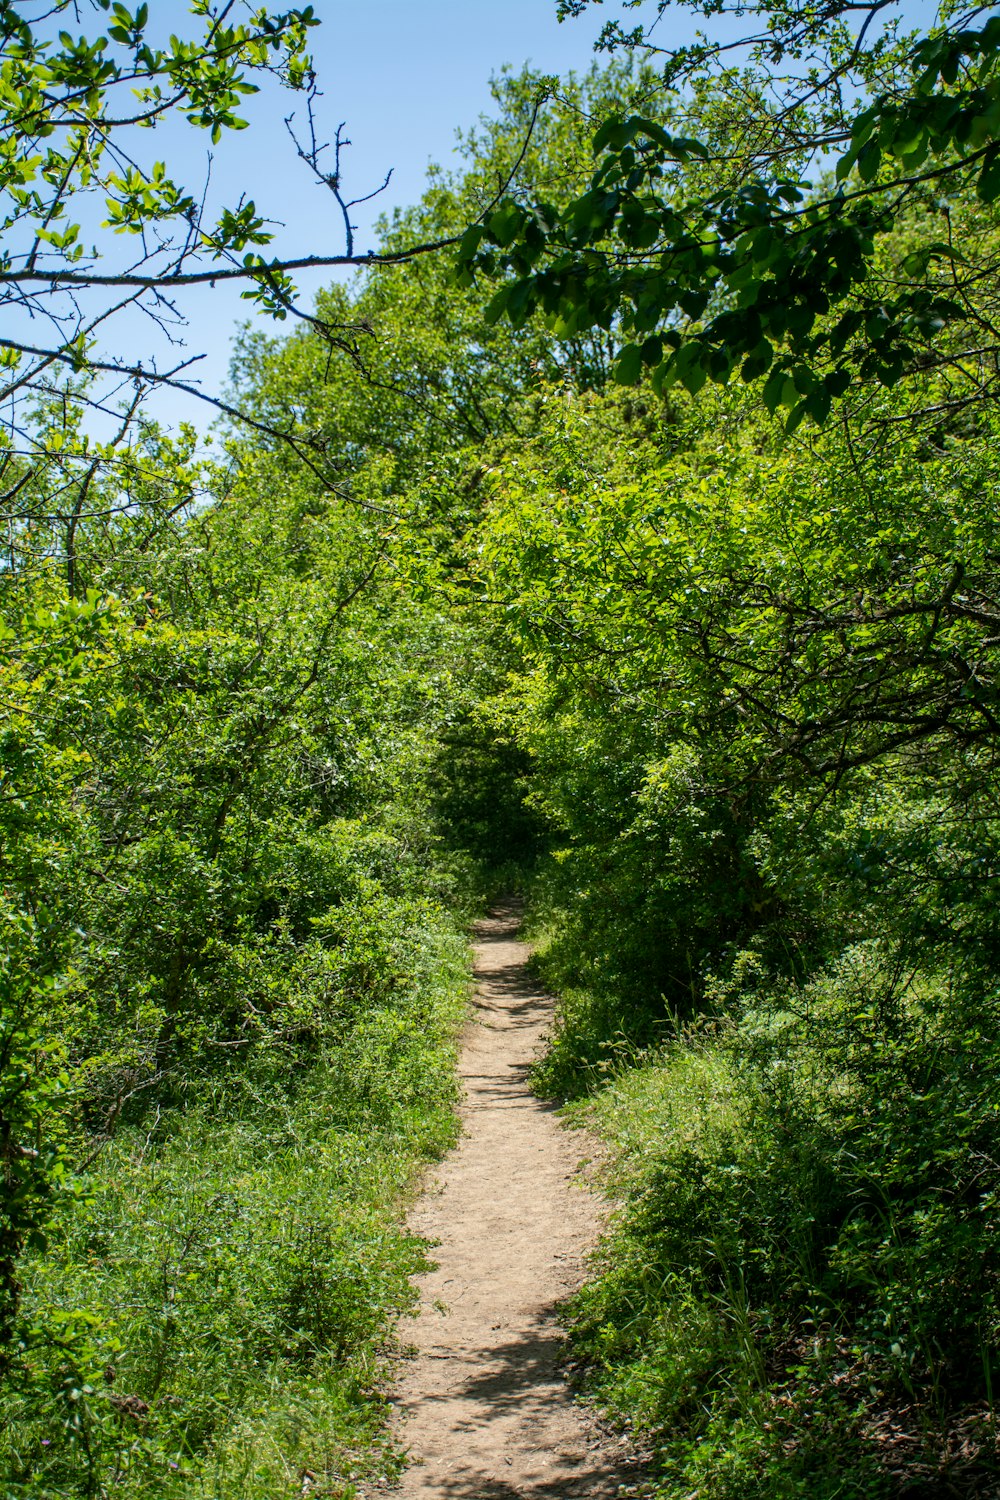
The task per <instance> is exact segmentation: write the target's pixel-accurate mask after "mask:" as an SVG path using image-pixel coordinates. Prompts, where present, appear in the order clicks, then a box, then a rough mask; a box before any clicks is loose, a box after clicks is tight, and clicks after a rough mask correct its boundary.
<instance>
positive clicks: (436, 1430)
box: [396, 907, 640, 1500]
mask: <svg viewBox="0 0 1000 1500" xmlns="http://www.w3.org/2000/svg"><path fill="white" fill-rule="evenodd" d="M518 926H519V914H518V912H517V910H516V909H515V908H513V907H505V908H502V909H501V910H499V911H498V912H496V913H494V915H493V916H492V917H490V918H489V919H487V920H486V921H484V922H481V923H479V924H478V926H477V929H476V935H477V943H476V950H475V952H476V970H475V972H476V981H477V983H476V994H475V1014H474V1017H473V1019H472V1021H471V1023H470V1025H469V1028H468V1030H467V1032H466V1035H465V1038H464V1044H463V1050H462V1058H461V1063H460V1068H459V1071H460V1076H461V1078H462V1080H463V1083H464V1087H465V1103H464V1106H463V1110H462V1120H463V1127H464V1133H463V1137H462V1140H461V1142H460V1144H459V1146H458V1147H457V1149H456V1150H455V1151H453V1152H452V1153H451V1155H450V1156H449V1157H448V1158H447V1159H446V1161H445V1162H444V1163H443V1164H442V1166H441V1169H440V1171H439V1172H438V1173H437V1174H436V1177H435V1180H434V1181H432V1182H431V1184H430V1186H429V1188H428V1191H427V1192H426V1193H425V1195H424V1197H423V1198H422V1199H421V1201H420V1203H419V1204H418V1206H417V1208H416V1210H415V1211H414V1213H413V1214H412V1215H411V1218H410V1224H411V1227H412V1228H413V1229H414V1230H415V1231H416V1232H417V1233H418V1234H421V1235H424V1236H426V1237H427V1238H428V1239H430V1240H431V1241H432V1242H433V1241H437V1242H438V1245H437V1248H436V1249H434V1250H433V1251H432V1254H433V1256H434V1258H435V1260H436V1261H437V1269H436V1270H434V1271H432V1272H430V1273H429V1274H427V1275H425V1276H423V1277H422V1278H421V1280H420V1293H421V1306H420V1311H419V1314H418V1317H417V1319H416V1323H415V1325H414V1327H413V1329H412V1333H411V1331H410V1330H409V1329H404V1330H403V1336H404V1338H406V1339H410V1340H412V1343H413V1344H414V1345H415V1348H416V1353H415V1355H414V1356H413V1358H412V1359H410V1360H408V1361H407V1362H406V1365H405V1366H404V1370H403V1374H402V1378H401V1381H400V1385H399V1389H398V1393H397V1402H396V1404H397V1409H398V1411H399V1414H400V1420H399V1425H398V1434H399V1437H400V1439H401V1441H402V1442H403V1443H404V1444H405V1445H406V1447H407V1448H408V1449H409V1452H410V1467H409V1469H408V1470H407V1472H406V1473H405V1475H404V1476H403V1480H402V1483H401V1486H400V1489H399V1490H398V1491H396V1494H397V1495H398V1496H399V1497H400V1500H515V1497H521V1500H571V1497H580V1500H582V1497H584V1496H586V1497H588V1500H606V1497H607V1500H611V1497H616V1496H618V1495H619V1494H622V1493H625V1494H628V1493H632V1494H634V1493H636V1490H635V1488H634V1486H636V1484H637V1482H638V1481H639V1479H640V1475H639V1472H638V1469H637V1467H636V1465H635V1463H634V1461H630V1458H629V1455H628V1453H627V1451H626V1448H625V1446H624V1444H622V1443H620V1442H616V1440H615V1439H613V1438H608V1437H607V1436H605V1437H604V1438H603V1439H602V1436H601V1434H600V1433H599V1432H598V1430H597V1429H596V1427H595V1425H594V1424H593V1423H592V1422H591V1421H590V1419H589V1418H588V1415H587V1413H586V1412H585V1411H584V1410H583V1408H581V1407H580V1406H579V1404H577V1403H576V1402H574V1400H573V1398H572V1396H571V1394H570V1391H569V1389H568V1387H567V1385H566V1383H565V1380H564V1379H563V1376H562V1374H561V1372H560V1358H561V1354H562V1352H563V1340H562V1337H561V1334H560V1330H559V1327H558V1324H557V1321H556V1308H557V1304H558V1303H559V1302H560V1301H561V1300H562V1299H563V1298H564V1297H565V1296H566V1295H567V1294H568V1293H569V1292H571V1291H572V1290H573V1289H574V1288H575V1287H577V1286H578V1285H579V1284H580V1282H581V1280H582V1278H583V1267H584V1260H585V1257H586V1254H587V1252H588V1251H589V1250H590V1249H591V1248H592V1246H593V1244H594V1243H595V1241H596V1239H597V1235H598V1231H599V1228H600V1220H601V1209H600V1205H599V1202H598V1200H597V1199H596V1197H595V1195H594V1194H593V1193H592V1192H590V1191H589V1190H588V1189H587V1188H586V1186H585V1185H584V1184H582V1183H581V1182H580V1181H579V1179H578V1176H577V1168H578V1165H579V1161H580V1157H581V1155H582V1154H583V1152H582V1150H581V1142H580V1138H579V1136H577V1137H576V1138H574V1136H573V1135H572V1134H570V1133H569V1132H568V1131H566V1130H565V1129H564V1128H563V1127H562V1126H561V1125H560V1123H559V1121H558V1118H557V1117H556V1115H555V1113H554V1112H553V1110H552V1108H551V1106H549V1105H547V1104H545V1103H544V1102H543V1101H541V1100H539V1099H537V1098H535V1096H534V1095H533V1094H532V1093H531V1091H530V1089H529V1087H528V1070H529V1068H530V1065H531V1061H532V1059H533V1058H534V1057H535V1055H536V1054H537V1052H538V1051H539V1049H540V1047H541V1045H542V1040H543V1038H544V1035H545V1032H546V1030H547V1028H548V1026H549V1024H550V1022H551V1014H552V1002H551V999H550V998H549V997H548V996H546V995H543V994H540V993H539V992H538V991H537V989H535V988H534V987H533V985H532V983H531V981H530V979H529V978H528V976H527V975H526V973H525V963H526V960H527V958H528V954H529V949H528V946H527V944H526V943H522V942H518V941H517V938H516V936H515V934H516V933H517V929H518Z"/></svg>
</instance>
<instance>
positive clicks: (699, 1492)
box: [543, 951, 1000, 1500]
mask: <svg viewBox="0 0 1000 1500" xmlns="http://www.w3.org/2000/svg"><path fill="white" fill-rule="evenodd" d="M880 985H881V987H882V988H881V994H880V996H879V999H880V1000H881V1002H882V1004H881V1006H878V1005H876V1007H875V1009H876V1010H878V1011H879V1015H878V1020H877V1021H876V1019H875V1016H874V1014H873V1013H872V1009H871V1002H872V998H873V995H874V994H876V993H877V992H878V989H879V986H880ZM866 999H867V1002H868V1006H867V1009H868V1013H867V1014H865V1009H863V1002H864V1001H865V1000H866ZM730 1000H732V997H730ZM890 1003H891V1004H892V1006H893V1007H894V1009H895V1023H894V1025H893V1026H892V1027H887V1026H886V1008H887V1006H888V1005H889V1004H890ZM942 1003H943V1002H942V996H941V994H940V993H935V992H933V991H932V990H928V989H924V990H923V991H920V990H919V989H917V988H916V987H915V986H910V987H909V988H907V987H905V986H904V987H903V989H902V992H901V993H896V994H895V995H890V994H889V993H888V991H887V989H886V968H885V965H884V962H883V961H882V960H881V958H880V955H879V954H878V953H877V952H872V951H864V952H854V953H851V954H849V955H847V956H846V957H845V958H844V960H843V961H842V962H841V963H840V964H838V965H837V966H836V967H835V968H834V969H833V970H832V972H830V973H828V974H826V975H824V976H822V977H821V978H819V979H817V980H815V981H814V982H813V983H812V984H810V985H807V986H804V987H802V988H800V989H798V990H797V991H796V990H793V989H792V988H791V987H785V988H784V990H780V989H775V990H771V991H769V992H767V993H765V994H759V993H758V994H756V995H754V996H753V997H752V998H746V997H744V1004H743V1005H742V1007H739V1008H736V1009H734V1008H733V1007H732V1005H731V1006H730V1014H729V1016H728V1017H726V1018H725V1019H718V1018H717V1019H715V1020H711V1019H705V1020H701V1021H699V1022H697V1023H692V1024H691V1025H689V1026H687V1027H678V1028H677V1029H676V1030H675V1034H674V1035H673V1037H672V1039H671V1040H669V1041H668V1042H666V1043H664V1044H661V1045H660V1046H659V1047H657V1048H654V1049H651V1050H650V1051H648V1052H647V1053H646V1054H645V1056H644V1058H643V1059H642V1060H640V1061H638V1062H636V1059H635V1058H632V1059H631V1060H630V1061H627V1062H626V1063H625V1064H624V1065H623V1066H621V1067H620V1068H619V1069H618V1071H617V1072H616V1073H613V1074H612V1076H610V1077H607V1076H606V1077H605V1079H604V1081H603V1085H598V1087H597V1089H596V1091H593V1089H592V1092H591V1094H590V1097H588V1098H584V1099H581V1100H579V1101H578V1102H577V1103H575V1104H573V1105H571V1106H570V1112H571V1114H572V1115H573V1116H574V1117H576V1118H577V1119H579V1120H585V1121H587V1122H588V1123H590V1124H592V1125H594V1126H596V1127H597V1128H598V1129H599V1131H600V1132H601V1133H602V1134H603V1135H605V1136H606V1137H607V1138H608V1140H609V1141H610V1142H611V1143H612V1146H613V1153H614V1155H613V1165H612V1166H611V1168H610V1182H611V1185H612V1187H613V1190H614V1191H615V1192H616V1194H617V1195H619V1197H620V1199H621V1208H620V1211H619V1213H618V1215H617V1218H616V1221H615V1223H614V1227H613V1229H612V1232H611V1233H610V1235H609V1237H608V1238H607V1240H606V1242H605V1243H604V1245H603V1247H602V1250H601V1252H600V1258H599V1262H598V1265H597V1267H596V1275H595V1278H594V1279H593V1280H592V1281H591V1282H590V1283H589V1285H587V1286H586V1287H585V1288H584V1289H583V1290H582V1291H581V1292H580V1293H579V1295H578V1296H577V1298H576V1299H575V1302H574V1304H573V1307H572V1311H571V1329H572V1338H573V1341H574V1345H575V1350H576V1355H577V1357H578V1358H579V1359H580V1360H581V1361H582V1363H583V1365H584V1367H585V1368H586V1369H587V1371H588V1377H587V1378H588V1382H589V1386H590V1389H591V1391H592V1392H593V1393H594V1394H595V1395H596V1397H597V1399H598V1400H599V1402H600V1403H601V1404H602V1405H603V1406H604V1407H605V1408H606V1409H607V1410H608V1411H609V1412H610V1413H611V1414H612V1415H613V1416H614V1417H615V1418H617V1419H618V1420H619V1421H621V1422H623V1423H625V1424H627V1425H629V1426H632V1427H633V1428H634V1429H635V1430H636V1431H638V1432H641V1433H642V1434H643V1435H644V1438H645V1439H646V1440H647V1441H651V1442H652V1444H653V1446H654V1448H655V1450H656V1455H657V1471H658V1473H659V1476H660V1479H659V1484H660V1488H659V1489H658V1490H657V1494H658V1495H659V1496H661V1497H662V1500H688V1497H693V1496H697V1497H698V1500H737V1497H740V1500H745V1497H753V1500H775V1497H780V1500H806V1497H810V1500H817V1497H818V1500H835V1497H856V1500H872V1497H887V1500H888V1497H895V1496H902V1495H906V1496H928V1497H929V1496H931V1495H939V1494H941V1495H943V1494H949V1495H962V1496H980V1495H982V1496H986V1495H995V1494H996V1492H997V1484H998V1483H1000V1463H998V1461H997V1443H996V1436H997V1435H996V1427H995V1415H994V1410H993V1406H992V1401H991V1399H990V1397H989V1392H990V1391H991V1390H992V1389H993V1388H994V1381H995V1372H996V1356H995V1350H996V1347H997V1317H998V1290H1000V1255H998V1251H997V1233H996V1231H997V1222H996V1215H997V1208H998V1205H1000V1168H998V1167H997V1164H996V1163H997V1159H998V1155H1000V1152H998V1145H1000V1140H998V1136H1000V1112H998V1106H997V1103H996V1099H997V1083H998V1081H1000V1080H998V1079H997V1077H996V1071H997V1069H996V1066H993V1067H990V1066H988V1065H986V1064H985V1063H984V1060H983V1056H982V1049H981V1047H980V1046H979V1039H980V1036H981V1031H979V1029H978V1028H977V1029H975V1030H972V1029H970V1031H969V1034H967V1035H965V1036H958V1037H956V1036H955V1035H954V1034H953V1033H951V1032H950V1031H949V1026H948V1021H947V1018H946V1017H942V1012H941V1006H942ZM988 1009H989V1011H990V1014H991V1015H992V1012H993V1006H992V1005H991V1006H990V1007H988ZM591 1015H592V1011H591V1010H590V1008H588V1006H587V1005H586V1004H585V1003H584V1004H581V1001H580V999H579V997H578V996H575V997H572V998H571V1001H570V1005H569V1006H568V1007H567V1008H564V1010H563V1016H562V1023H561V1033H562V1036H563V1051H562V1053H561V1052H560V1046H559V1044H558V1043H557V1046H556V1049H555V1053H554V1059H555V1061H554V1063H550V1065H549V1072H550V1075H551V1070H552V1068H553V1067H555V1068H556V1071H557V1072H558V1069H559V1067H563V1068H564V1067H565V1047H566V1042H565V1037H566V1033H567V1031H568V1030H569V1029H571V1028H572V1026H573V1024H574V1021H575V1018H576V1017H577V1016H581V1017H582V1022H583V1027H584V1032H585V1034H586V1028H587V1026H588V1024H589V1019H590V1017H591ZM980 1021H981V1025H982V1027H984V1028H985V1027H986V1026H987V1025H989V1026H991V1028H992V1026H993V1024H994V1023H993V1022H991V1021H990V1020H988V1018H987V1015H986V1008H985V1007H984V1012H983V1015H982V1016H981V1018H980ZM887 1031H888V1036H887V1034H886V1033H887ZM561 1057H562V1059H563V1061H562V1062H561V1063H560V1058H561ZM543 1076H544V1074H543ZM589 1076H590V1081H591V1084H593V1074H592V1073H590V1075H589ZM984 1391H985V1393H986V1396H985V1399H984Z"/></svg>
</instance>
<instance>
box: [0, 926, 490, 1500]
mask: <svg viewBox="0 0 1000 1500" xmlns="http://www.w3.org/2000/svg"><path fill="white" fill-rule="evenodd" d="M420 939H421V942H420V947H421V953H422V960H421V963H420V965H419V966H418V967H417V968H416V969H414V970H413V972H411V973H410V974H409V975H408V979H407V982H406V983H402V982H401V985H400V988H399V990H398V992H397V993H396V994H395V996H394V997H393V998H392V1001H391V1003H386V1004H382V1005H380V1006H376V1007H375V1008H373V1009H371V1010H368V1011H364V1012H362V1013H360V1014H359V1015H358V1017H357V1018H356V1019H355V1021H354V1022H353V1024H351V1025H350V1026H349V1027H347V1028H345V1029H344V1031H343V1033H342V1034H341V1035H340V1036H339V1037H336V1038H328V1039H327V1040H326V1041H325V1043H324V1044H323V1046H322V1047H321V1049H320V1050H319V1051H318V1052H317V1055H315V1056H314V1057H313V1058H312V1059H311V1060H310V1061H309V1062H308V1064H303V1062H302V1061H301V1060H298V1061H293V1060H292V1059H290V1058H289V1057H288V1056H286V1055H284V1054H283V1053H281V1052H280V1051H279V1050H271V1051H267V1050H265V1051H263V1052H261V1053H260V1054H258V1055H257V1056H256V1057H255V1058H254V1059H253V1060H252V1061H251V1062H250V1063H249V1064H246V1065H240V1066H235V1065H234V1067H233V1069H232V1073H231V1076H221V1077H220V1076H216V1077H214V1078H213V1079H211V1080H204V1081H203V1082H202V1084H201V1086H200V1087H197V1088H193V1089H192V1090H191V1091H190V1095H189V1097H187V1098H186V1099H184V1100H182V1101H180V1102H175V1103H174V1104H172V1106H171V1107H169V1108H165V1109H163V1110H161V1111H156V1110H153V1111H151V1112H147V1114H146V1115H145V1116H144V1117H143V1118H142V1119H141V1120H138V1121H136V1122H135V1123H134V1124H133V1125H132V1126H130V1127H129V1128H127V1129H123V1130H120V1131H119V1132H118V1134H117V1135H116V1137H115V1138H114V1139H113V1140H112V1141H111V1142H109V1143H108V1144H107V1145H106V1146H105V1147H104V1150H103V1151H102V1152H101V1154H100V1155H99V1157H98V1159H97V1160H96V1162H95V1163H94V1164H93V1166H92V1169H91V1171H90V1172H89V1173H88V1175H87V1177H86V1180H85V1182H84V1183H83V1184H82V1186H81V1191H80V1193H79V1195H78V1196H77V1197H76V1198H75V1199H72V1198H71V1199H70V1200H69V1201H70V1203H71V1206H70V1207H69V1209H68V1211H67V1212H65V1213H64V1214H63V1215H62V1217H61V1221H60V1226H59V1228H58V1230H57V1232H55V1233H54V1234H53V1235H52V1237H51V1240H50V1245H49V1249H48V1253H47V1254H46V1255H45V1256H44V1257H41V1256H38V1257H35V1258H34V1259H33V1260H31V1261H30V1262H29V1264H28V1265H27V1267H26V1274H25V1278H24V1281H25V1285H24V1294H25V1295H24V1305H25V1318H24V1323H23V1326H22V1329H21V1336H20V1347H19V1350H18V1353H19V1356H20V1361H19V1366H18V1371H19V1373H18V1382H17V1385H16V1388H15V1390H14V1393H13V1394H12V1395H11V1396H10V1397H9V1398H8V1401H7V1408H6V1410H5V1411H4V1412H3V1413H2V1414H0V1415H2V1419H3V1420H2V1430H3V1435H2V1436H0V1465H2V1467H0V1473H2V1474H3V1475H4V1479H5V1483H4V1484H3V1486H2V1488H0V1493H2V1494H3V1495H4V1496H5V1500H6V1497H10V1500H13V1497H15V1496H17V1497H19V1500H20V1497H25V1500H26V1497H28V1496H30V1497H31V1500H68V1497H74V1500H76V1497H79V1496H85V1497H88V1500H90V1497H94V1500H99V1497H112V1496H113V1497H116V1500H117V1497H121V1500H132V1497H136V1500H138V1497H139V1496H142V1497H143V1500H154V1497H155V1500H265V1497H266V1500H285V1497H289V1500H290V1497H292V1496H296V1497H301V1496H302V1495H303V1494H306V1493H308V1494H309V1495H310V1496H312V1497H313V1500H349V1497H351V1496H353V1495H354V1494H355V1493H356V1491H357V1485H358V1484H359V1483H362V1482H364V1481H367V1480H370V1479H372V1478H378V1477H380V1476H386V1477H388V1478H391V1477H392V1476H393V1475H394V1474H395V1473H396V1472H397V1471H398V1468H399V1463H400V1455H399V1454H398V1453H397V1452H396V1450H395V1448H394V1446H393V1443H392V1440H391V1437H390V1436H389V1434H388V1429H387V1426H386V1416H387V1404H386V1398H385V1394H384V1389H385V1381H386V1371H387V1368H388V1366H387V1359H388V1358H389V1356H390V1353H391V1340H392V1329H393V1325H394V1321H395V1320H396V1318H397V1317H398V1315H399V1314H400V1313H401V1312H404V1311H405V1310H406V1309H407V1308H408V1307H410V1306H411V1304H412V1301H413V1295H414V1294H413V1291H412V1285H411V1281H410V1278H411V1276H412V1274H413V1273H414V1272H415V1271H416V1270H418V1269H419V1268H420V1267H421V1265H422V1264H423V1249H422V1246H421V1244H420V1243H419V1242H418V1241H416V1240H415V1239H414V1238H413V1237H412V1236H410V1235H408V1234H407V1232H406V1230H405V1227H404V1226H403V1222H402V1210H403V1206H404V1205H405V1203H406V1201H407V1196H408V1194H409V1192H410V1191H411V1189H412V1184H413V1183H414V1180H415V1174H416V1173H417V1172H418V1170H419V1168H420V1165H421V1164H422V1163H424V1162H426V1161H428V1160H429V1159H432V1158H434V1157H437V1156H439V1155H440V1154H442V1153H443V1152H444V1151H445V1150H447V1149H448V1147H449V1146H450V1145H451V1144H452V1142H453V1140H454V1138H455V1129H456V1126H455V1114H454V1098H455V1086H454V1080H453V1061H454V1038H455V1036H456V1033H457V1029H458V1025H459V1023H460V1020H461V1017H462V1015H463V1014H464V1007H465V1003H466V997H467V957H466V950H465V946H464V944H463V943H462V941H461V940H460V939H459V938H458V937H457V936H456V935H454V933H452V932H451V931H449V930H448V929H447V928H446V927H445V926H444V924H441V925H439V926H438V927H437V928H436V929H435V928H433V927H429V928H428V930H427V931H425V932H423V933H422V934H420Z"/></svg>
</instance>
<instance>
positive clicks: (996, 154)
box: [976, 146, 1000, 203]
mask: <svg viewBox="0 0 1000 1500" xmlns="http://www.w3.org/2000/svg"><path fill="white" fill-rule="evenodd" d="M976 197H977V198H979V199H980V201H981V202H983V203H993V202H994V201H995V200H996V199H997V198H1000V146H994V147H993V148H992V150H991V151H990V152H989V153H988V154H987V156H986V157H985V159H984V161H983V168H982V171H981V172H980V174H979V180H978V181H977V183H976Z"/></svg>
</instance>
